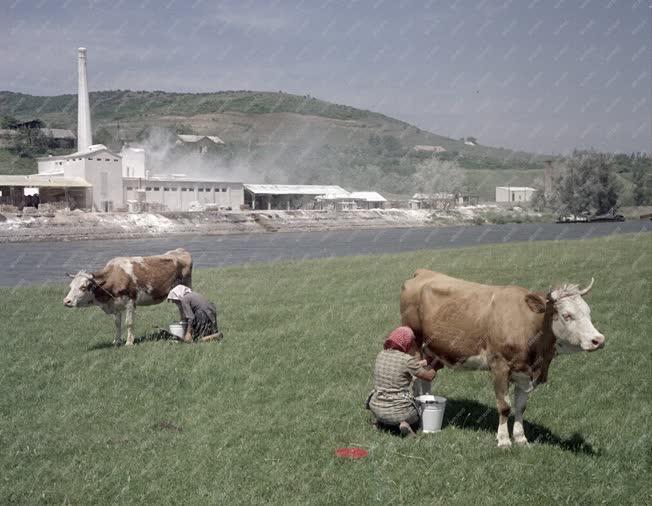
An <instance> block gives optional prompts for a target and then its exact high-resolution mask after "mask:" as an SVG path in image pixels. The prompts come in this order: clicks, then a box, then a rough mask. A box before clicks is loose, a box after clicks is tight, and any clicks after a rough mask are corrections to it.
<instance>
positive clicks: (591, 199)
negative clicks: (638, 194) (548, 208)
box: [553, 151, 621, 215]
mask: <svg viewBox="0 0 652 506" xmlns="http://www.w3.org/2000/svg"><path fill="white" fill-rule="evenodd" d="M556 172H557V177H556V178H555V179H554V181H553V204H554V205H555V207H556V208H557V210H558V211H559V212H562V213H571V214H575V215H579V214H583V213H596V214H603V213H607V212H609V211H610V210H612V209H614V208H616V207H617V205H618V198H619V193H620V190H621V186H620V183H619V182H618V180H617V179H616V175H615V164H614V160H613V157H612V156H611V155H608V154H604V153H597V152H595V151H575V152H574V153H573V154H572V155H571V156H570V157H568V158H566V159H565V160H563V161H562V162H561V163H559V164H558V165H557V170H556Z"/></svg>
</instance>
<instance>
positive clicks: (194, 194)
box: [123, 178, 244, 211]
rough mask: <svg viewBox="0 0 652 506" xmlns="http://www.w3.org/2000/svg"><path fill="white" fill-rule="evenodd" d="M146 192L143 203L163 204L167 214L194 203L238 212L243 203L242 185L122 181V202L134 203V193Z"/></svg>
mask: <svg viewBox="0 0 652 506" xmlns="http://www.w3.org/2000/svg"><path fill="white" fill-rule="evenodd" d="M139 186H140V188H141V189H144V190H145V195H146V197H145V199H146V202H150V203H151V202H154V203H158V204H163V205H165V206H166V207H167V208H168V210H170V211H187V210H188V209H189V208H190V205H191V204H192V203H193V202H200V203H202V204H212V205H216V206H218V207H221V208H225V209H226V208H229V207H230V208H231V209H232V210H239V209H240V206H241V205H243V204H244V188H243V185H242V183H229V182H219V181H182V180H163V179H132V178H129V179H124V180H123V187H124V200H125V202H127V201H129V200H137V198H136V190H138V188H139Z"/></svg>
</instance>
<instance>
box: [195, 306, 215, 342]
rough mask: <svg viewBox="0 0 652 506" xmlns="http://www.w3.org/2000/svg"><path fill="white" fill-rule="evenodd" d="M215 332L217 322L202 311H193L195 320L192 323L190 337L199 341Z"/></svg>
mask: <svg viewBox="0 0 652 506" xmlns="http://www.w3.org/2000/svg"><path fill="white" fill-rule="evenodd" d="M216 332H217V322H216V321H215V319H213V318H211V317H210V315H208V314H206V313H205V312H204V311H195V318H194V320H193V321H192V337H193V339H200V338H202V337H204V336H209V335H211V334H215V333H216Z"/></svg>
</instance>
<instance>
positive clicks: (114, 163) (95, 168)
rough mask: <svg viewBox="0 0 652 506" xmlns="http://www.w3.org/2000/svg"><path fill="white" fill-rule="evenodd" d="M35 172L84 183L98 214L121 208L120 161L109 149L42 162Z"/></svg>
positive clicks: (122, 204) (40, 161) (48, 159)
mask: <svg viewBox="0 0 652 506" xmlns="http://www.w3.org/2000/svg"><path fill="white" fill-rule="evenodd" d="M38 172H39V174H57V175H61V176H63V177H80V178H82V179H85V180H86V181H88V182H89V183H90V184H92V185H93V191H92V193H93V207H95V208H96V209H98V210H100V211H103V210H111V209H118V208H120V207H123V206H124V203H123V200H122V198H123V191H122V160H121V159H120V157H119V156H117V155H115V154H114V153H111V151H109V150H108V149H102V150H99V151H94V152H90V153H73V154H72V155H66V156H57V157H51V158H45V159H41V160H39V161H38Z"/></svg>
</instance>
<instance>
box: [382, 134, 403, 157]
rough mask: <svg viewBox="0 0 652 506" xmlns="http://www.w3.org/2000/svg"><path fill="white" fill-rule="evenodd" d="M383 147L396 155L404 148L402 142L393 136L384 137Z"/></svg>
mask: <svg viewBox="0 0 652 506" xmlns="http://www.w3.org/2000/svg"><path fill="white" fill-rule="evenodd" d="M383 147H384V148H385V151H387V152H388V153H396V152H398V151H400V150H401V148H402V147H403V146H402V145H401V141H399V140H398V139H397V138H396V137H394V136H393V135H383Z"/></svg>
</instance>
